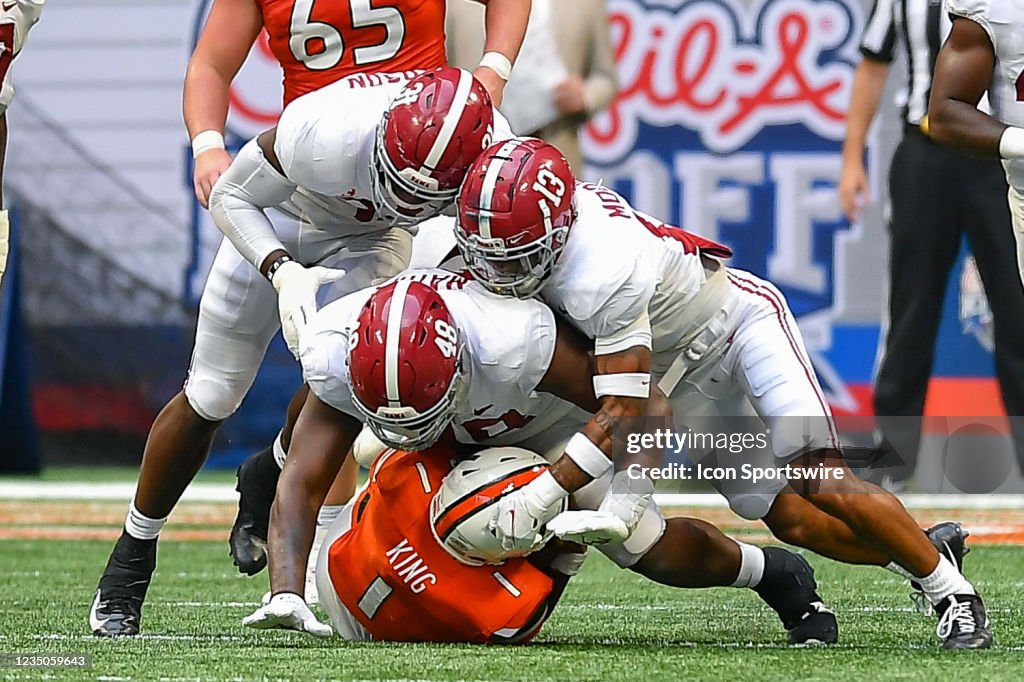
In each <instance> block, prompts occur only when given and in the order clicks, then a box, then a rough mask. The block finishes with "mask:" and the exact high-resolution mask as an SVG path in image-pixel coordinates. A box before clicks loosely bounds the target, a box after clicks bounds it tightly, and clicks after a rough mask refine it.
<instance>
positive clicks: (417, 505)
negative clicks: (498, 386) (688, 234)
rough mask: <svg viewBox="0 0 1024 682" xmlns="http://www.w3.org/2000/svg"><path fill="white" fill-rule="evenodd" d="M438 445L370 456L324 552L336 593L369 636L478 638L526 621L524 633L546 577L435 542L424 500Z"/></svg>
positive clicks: (429, 493)
mask: <svg viewBox="0 0 1024 682" xmlns="http://www.w3.org/2000/svg"><path fill="white" fill-rule="evenodd" d="M437 450H438V449H437V448H435V449H433V450H432V452H433V453H434V454H433V456H431V454H430V453H431V451H426V452H422V453H415V452H414V453H406V452H397V453H394V454H391V455H388V454H385V455H383V456H382V457H381V459H379V460H378V463H377V464H376V465H375V471H372V472H371V479H370V484H369V486H368V487H367V488H366V490H365V491H363V492H362V493H360V495H359V497H358V498H357V499H356V502H355V505H353V509H352V528H351V529H350V530H349V531H348V532H346V533H344V534H343V535H342V536H341V537H340V538H338V539H337V540H336V541H335V542H334V544H332V545H331V547H330V550H329V555H328V557H329V558H328V566H329V571H330V577H331V583H332V584H333V585H334V589H335V591H336V592H337V593H338V598H339V599H340V600H341V602H342V604H344V605H345V607H346V608H347V609H348V611H349V613H351V614H352V615H353V616H354V617H355V618H356V619H357V620H358V621H359V622H360V623H362V625H363V627H365V628H366V629H367V631H369V633H370V635H371V636H372V637H373V638H374V639H377V640H384V641H397V642H478V643H483V642H489V641H494V636H495V635H497V637H498V638H501V637H505V638H507V637H509V636H511V634H512V633H516V632H519V631H521V630H527V631H529V629H530V627H533V629H532V632H529V634H528V636H526V637H524V638H523V640H519V641H524V640H525V639H529V638H530V637H532V636H533V635H534V634H536V631H537V630H539V626H540V624H541V623H542V622H543V621H542V620H539V619H538V614H541V615H546V614H544V612H543V609H544V608H545V602H546V601H547V599H548V597H549V596H550V595H551V591H552V588H553V581H552V579H551V578H550V577H548V576H547V575H546V574H545V573H544V572H542V571H541V570H539V569H537V568H536V567H534V566H533V565H532V564H530V563H529V562H528V561H526V560H525V559H512V560H509V561H506V562H505V563H504V564H501V565H500V566H499V565H493V566H492V565H485V566H468V565H466V564H463V563H460V562H459V561H457V560H455V559H454V558H453V557H452V556H451V555H450V554H448V552H447V551H446V550H445V549H444V548H443V547H442V546H441V545H440V544H439V543H438V541H437V540H436V539H435V538H434V535H433V533H432V532H431V529H430V500H431V499H432V498H433V496H434V493H435V492H436V491H437V490H438V489H439V488H440V487H441V481H442V479H444V477H445V475H447V474H448V472H449V471H451V468H452V467H451V465H450V463H449V462H448V461H447V459H446V457H445V456H438V453H437ZM444 452H447V451H446V450H445V451H444Z"/></svg>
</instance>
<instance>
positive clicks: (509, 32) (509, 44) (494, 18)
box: [473, 0, 532, 106]
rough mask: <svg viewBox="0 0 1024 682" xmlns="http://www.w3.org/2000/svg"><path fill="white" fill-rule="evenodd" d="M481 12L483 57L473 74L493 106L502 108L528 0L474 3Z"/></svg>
mask: <svg viewBox="0 0 1024 682" xmlns="http://www.w3.org/2000/svg"><path fill="white" fill-rule="evenodd" d="M477 2H480V3H482V4H484V5H487V9H486V10H485V11H484V32H485V40H484V56H483V59H481V60H480V66H478V67H477V68H476V70H475V71H473V75H474V76H476V78H477V80H479V81H480V82H481V83H482V84H483V86H484V87H485V88H487V92H488V93H490V95H491V99H492V100H493V101H494V106H500V105H501V98H502V94H503V93H504V91H505V83H506V82H507V81H508V77H509V74H510V73H511V72H512V65H513V64H514V63H515V61H516V57H518V56H519V48H521V47H522V46H523V37H525V36H526V24H527V22H528V21H529V19H530V6H531V4H532V2H531V0H477Z"/></svg>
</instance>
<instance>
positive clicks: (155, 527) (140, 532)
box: [124, 498, 167, 540]
mask: <svg viewBox="0 0 1024 682" xmlns="http://www.w3.org/2000/svg"><path fill="white" fill-rule="evenodd" d="M165 523H167V517H166V516H165V517H163V518H162V519H154V518H150V517H148V516H146V515H145V514H143V513H142V512H140V511H139V510H138V508H137V507H136V506H135V498H132V502H131V504H130V505H128V516H126V517H125V519H124V531H125V533H127V534H128V535H129V536H131V537H133V538H135V539H136V540H155V539H156V538H157V537H159V535H160V531H161V530H163V527H164V524H165Z"/></svg>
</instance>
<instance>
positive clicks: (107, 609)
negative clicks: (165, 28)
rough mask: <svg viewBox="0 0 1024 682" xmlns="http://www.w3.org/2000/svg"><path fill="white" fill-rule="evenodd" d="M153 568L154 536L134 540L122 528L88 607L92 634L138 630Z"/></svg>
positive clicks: (134, 632) (121, 634)
mask: <svg viewBox="0 0 1024 682" xmlns="http://www.w3.org/2000/svg"><path fill="white" fill-rule="evenodd" d="M155 569H156V540H136V539H135V538H133V537H131V536H130V535H128V533H126V532H124V531H122V532H121V537H119V538H118V539H117V543H116V544H115V545H114V551H113V552H111V553H110V559H108V560H107V567H106V568H105V569H103V576H102V577H101V578H100V584H99V587H98V588H97V589H96V597H95V598H94V599H93V601H92V607H91V608H90V609H89V627H90V628H91V629H92V634H94V635H96V636H97V637H130V636H133V635H137V634H139V628H140V625H141V621H142V602H143V601H145V599H146V590H148V589H149V581H150V579H151V578H152V577H153V571H154V570H155Z"/></svg>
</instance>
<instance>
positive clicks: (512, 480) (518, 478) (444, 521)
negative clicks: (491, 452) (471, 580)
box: [434, 462, 544, 540]
mask: <svg viewBox="0 0 1024 682" xmlns="http://www.w3.org/2000/svg"><path fill="white" fill-rule="evenodd" d="M542 473H544V470H543V469H539V468H538V466H537V464H536V463H532V462H531V463H530V464H528V465H525V466H523V467H522V468H521V469H516V470H515V471H510V472H508V474H506V475H505V476H504V477H502V478H500V479H498V480H497V481H491V482H490V483H485V484H483V485H481V486H480V487H478V488H475V489H474V490H470V491H469V492H468V493H466V494H465V495H463V496H462V497H460V498H459V499H457V500H455V501H454V502H452V503H451V504H450V505H448V507H447V508H446V509H445V510H444V511H442V512H441V513H440V514H439V515H438V516H437V518H435V519H434V529H435V531H436V532H437V535H438V537H439V538H440V539H441V540H447V539H448V536H449V535H451V533H452V531H453V530H455V528H456V526H458V525H459V524H460V523H462V522H463V521H465V520H466V519H467V518H469V517H470V516H472V515H473V514H475V513H477V512H478V511H480V510H481V509H485V508H487V507H489V506H491V505H492V504H494V503H495V502H497V501H498V500H500V499H501V498H503V497H505V495H508V494H509V493H511V492H512V491H514V490H517V489H518V488H522V487H523V486H524V485H526V484H527V483H529V482H530V481H532V480H533V479H535V478H537V477H538V476H540V475H541V474H542Z"/></svg>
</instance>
